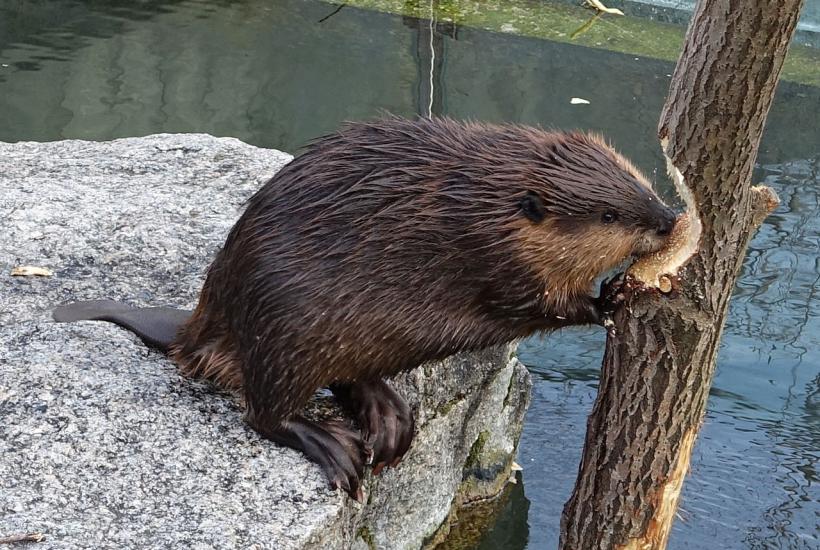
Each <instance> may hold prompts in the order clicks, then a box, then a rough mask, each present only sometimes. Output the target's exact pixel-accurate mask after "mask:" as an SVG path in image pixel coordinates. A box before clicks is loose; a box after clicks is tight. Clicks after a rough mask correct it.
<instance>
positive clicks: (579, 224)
mask: <svg viewBox="0 0 820 550" xmlns="http://www.w3.org/2000/svg"><path fill="white" fill-rule="evenodd" d="M549 136H550V138H551V139H548V140H545V141H544V143H543V146H538V147H536V149H535V151H534V152H533V155H534V156H535V158H534V162H532V163H531V164H530V166H529V168H528V171H527V175H526V178H525V179H526V181H525V185H524V187H525V188H524V189H522V190H521V191H520V193H519V195H518V208H519V217H520V220H521V221H520V222H519V223H520V225H519V228H520V231H521V234H522V236H523V251H524V254H525V257H526V259H527V261H528V262H533V264H534V265H536V266H539V267H537V269H539V271H542V272H543V274H544V275H545V277H546V278H547V280H551V284H555V283H556V282H557V283H559V284H560V282H561V281H564V280H566V281H569V282H570V284H571V286H575V285H576V284H579V285H582V286H586V285H588V284H589V282H591V281H592V280H593V279H594V278H595V277H597V276H599V275H601V274H602V273H605V272H606V271H608V270H610V269H612V268H613V267H615V266H617V265H619V264H621V263H622V262H623V261H624V260H625V259H626V258H628V257H629V256H642V255H645V254H648V253H651V252H655V251H657V250H659V249H661V248H662V247H663V245H664V243H665V242H666V239H667V238H668V236H669V234H670V232H671V231H672V227H673V226H674V223H675V218H676V216H675V213H674V212H673V211H672V210H671V209H670V208H669V207H667V206H666V205H665V204H664V203H663V202H662V201H661V200H660V198H659V197H658V195H657V194H655V192H654V191H653V190H652V186H651V185H650V183H649V182H648V181H647V179H646V178H645V177H644V176H643V175H642V174H641V173H640V172H639V171H638V170H637V169H636V168H635V167H634V166H633V165H632V164H631V163H630V162H629V161H627V160H626V159H625V158H624V157H622V156H621V155H620V154H618V153H617V152H615V151H614V150H613V149H612V148H611V147H609V146H608V145H607V144H606V143H604V141H603V140H602V139H601V138H600V137H598V136H593V135H588V134H583V133H570V134H549Z"/></svg>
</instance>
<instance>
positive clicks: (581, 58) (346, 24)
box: [0, 0, 820, 548]
mask: <svg viewBox="0 0 820 550" xmlns="http://www.w3.org/2000/svg"><path fill="white" fill-rule="evenodd" d="M671 69H672V67H671V65H670V64H668V63H665V62H660V61H656V60H651V59H645V58H635V57H631V56H627V55H622V54H615V53H610V52H606V51H602V50H590V49H587V48H582V47H576V46H571V45H567V44H557V43H551V42H545V41H538V40H533V39H527V38H521V37H516V36H513V35H509V34H494V33H489V32H483V31H479V30H475V29H470V28H459V27H456V26H454V25H452V24H450V23H446V22H440V21H439V22H432V23H431V22H430V21H427V20H419V19H414V18H407V17H405V18H402V17H396V16H390V15H386V14H382V13H375V12H368V11H362V10H357V9H354V8H350V7H349V6H348V7H342V5H339V4H329V3H324V2H311V1H297V0H280V1H274V2H271V1H268V0H245V1H242V2H228V1H221V2H220V1H192V0H186V1H177V2H171V1H162V2H160V1H142V2H125V1H108V2H99V1H97V2H81V1H76V0H60V1H57V0H54V1H50V2H19V1H15V0H0V140H5V141H17V140H41V141H45V140H54V139H62V138H86V139H111V138H114V137H120V136H131V135H145V134H150V133H156V132H208V133H212V134H215V135H230V136H236V137H239V138H240V139H243V140H245V141H247V142H250V143H253V144H256V145H260V146H264V147H276V148H281V149H285V150H290V151H293V150H295V149H296V148H298V147H299V146H300V145H302V144H303V143H305V142H306V141H307V140H309V139H310V138H312V137H315V136H317V135H320V134H322V133H325V132H329V131H332V130H334V129H335V128H336V127H337V126H338V125H339V123H340V122H341V121H342V120H345V119H362V118H367V117H371V116H373V115H375V114H377V113H378V112H379V111H380V110H389V111H391V112H394V113H397V114H404V115H410V114H413V113H428V112H433V113H435V114H448V115H452V116H455V117H459V118H478V119H484V120H491V121H501V120H507V121H517V122H523V123H538V124H542V125H545V126H555V127H581V128H593V129H596V130H599V131H601V132H603V133H604V134H606V135H607V136H609V137H610V138H611V139H612V141H613V142H614V143H615V145H616V146H618V147H619V148H620V149H622V150H623V151H624V153H626V154H627V155H628V156H630V157H632V158H633V159H634V160H635V161H636V162H637V163H638V164H639V165H640V166H642V167H643V168H644V169H645V170H646V171H647V172H649V174H650V176H651V177H654V178H656V179H658V180H659V182H660V184H661V186H662V187H663V186H666V180H665V178H664V177H663V176H662V174H663V171H662V163H661V158H660V154H659V148H658V145H657V142H656V139H655V137H654V135H655V127H656V124H657V117H658V113H659V110H660V108H661V105H662V104H663V101H664V97H665V94H666V89H667V86H668V75H669V74H670V73H671ZM576 96H577V97H583V98H585V99H588V100H589V101H590V102H591V103H590V105H578V106H571V105H570V104H569V100H570V98H571V97H576ZM817 112H820V90H818V89H816V88H808V87H805V86H798V85H794V84H790V83H782V84H781V87H780V89H779V90H778V95H777V98H776V101H775V103H774V106H773V107H772V111H771V114H770V118H769V123H768V126H767V130H766V135H765V138H764V141H763V144H762V146H761V150H760V157H759V161H760V164H761V168H760V170H759V171H758V181H762V182H764V183H766V184H767V185H771V186H773V187H774V188H775V189H776V190H777V192H778V194H779V195H780V197H781V200H782V206H781V207H780V208H779V209H778V211H777V212H776V213H775V214H774V215H772V216H771V217H770V218H769V219H768V220H767V221H766V223H765V224H764V226H763V227H762V228H761V230H760V232H759V233H758V235H757V236H756V237H755V239H754V241H753V243H752V247H751V250H750V252H749V255H748V257H747V258H746V260H745V262H744V267H743V269H744V271H743V275H742V277H741V278H740V280H739V282H738V288H737V292H736V295H735V297H734V298H733V300H732V304H731V310H730V317H729V321H728V324H727V327H726V333H725V338H724V341H723V345H722V347H721V352H720V358H719V365H718V372H717V378H716V382H715V387H714V390H713V392H712V396H711V399H710V402H709V413H708V416H707V420H706V424H705V426H704V429H703V432H702V434H701V437H700V439H699V441H698V444H697V446H696V450H695V455H694V457H693V463H692V475H691V476H690V478H689V480H688V482H687V484H686V485H685V489H684V495H683V501H682V510H681V516H682V517H683V518H684V520H685V521H681V522H678V523H677V524H676V525H675V532H674V534H673V537H672V543H671V545H670V547H671V548H690V547H691V548H710V547H717V546H719V547H721V548H749V547H766V548H769V547H788V548H802V547H806V548H809V547H816V546H817V545H818V540H817V529H816V518H817V514H818V513H820V505H819V504H818V500H820V499H819V498H818V494H817V489H816V487H817V481H818V473H817V463H818V458H820V457H819V456H818V454H819V453H818V449H819V448H820V375H818V368H817V365H818V364H820V357H818V353H820V352H818V348H820V346H818V343H819V342H818V339H820V336H818V335H820V326H818V301H817V299H816V293H817V288H818V280H820V265H819V264H820V260H818V252H820V242H818V238H819V236H820V219H819V218H818V209H819V207H818V189H820V177H818V173H820V167H819V166H820V161H818V156H817V154H818V153H817V151H818V150H820V125H818V124H816V121H815V120H814V119H815V118H816V117H812V114H816V113H817ZM807 115H808V116H807ZM801 159H802V160H801ZM602 349H603V335H602V334H601V333H600V331H592V330H577V329H574V330H567V331H564V332H563V333H562V334H558V335H554V336H551V337H549V338H548V339H546V340H539V339H533V340H532V341H529V342H527V343H526V344H525V345H524V346H522V350H521V358H522V360H523V361H524V362H525V363H526V364H528V365H531V366H532V371H533V375H534V379H535V388H534V396H533V403H532V407H531V410H530V412H529V415H528V419H527V424H526V427H525V432H524V438H523V440H522V444H521V451H520V458H519V462H520V463H521V464H522V466H524V468H525V470H524V485H523V486H520V487H518V488H516V490H515V491H513V493H512V495H511V497H510V500H509V502H508V504H507V507H506V508H505V512H504V514H505V515H502V518H501V519H500V520H499V523H498V524H497V526H496V528H495V530H494V531H492V532H491V533H489V534H488V536H487V538H486V539H485V540H484V542H483V543H482V546H481V548H524V547H525V546H526V547H527V548H554V547H555V545H556V542H557V530H558V518H559V517H560V513H561V508H562V507H563V503H564V502H565V501H566V499H567V497H568V496H569V492H570V490H571V487H572V484H573V482H574V480H575V475H576V472H577V460H578V457H579V456H580V449H581V446H582V444H583V434H584V427H585V423H586V414H587V413H588V411H589V409H590V407H591V404H592V401H593V399H594V394H595V387H596V384H597V379H598V374H599V368H600V361H601V353H602ZM527 524H528V529H527V527H526V526H527Z"/></svg>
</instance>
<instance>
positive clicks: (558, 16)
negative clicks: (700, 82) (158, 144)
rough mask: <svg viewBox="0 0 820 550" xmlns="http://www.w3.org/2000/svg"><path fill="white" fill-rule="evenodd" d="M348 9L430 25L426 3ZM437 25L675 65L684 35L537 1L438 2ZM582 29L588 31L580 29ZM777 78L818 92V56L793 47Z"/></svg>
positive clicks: (673, 28) (359, 0)
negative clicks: (414, 19)
mask: <svg viewBox="0 0 820 550" xmlns="http://www.w3.org/2000/svg"><path fill="white" fill-rule="evenodd" d="M345 3H346V4H347V5H349V6H354V7H358V8H364V9H370V10H376V11H382V12H387V13H395V14H400V15H407V16H411V17H419V18H425V19H429V18H430V15H431V6H430V2H427V1H425V2H420V1H419V0H348V1H346V2H345ZM433 14H434V15H435V18H436V19H437V20H438V21H442V22H453V23H455V24H457V25H463V26H466V27H474V28H477V29H484V30H488V31H494V32H503V33H509V34H514V35H519V36H528V37H533V38H541V39H546V40H552V41H555V42H571V43H573V44H578V45H581V46H587V47H590V48H598V49H603V50H610V51H615V52H621V53H625V54H629V55H637V56H643V57H650V58H654V59H662V60H666V61H671V62H675V61H677V59H678V54H679V53H680V49H681V46H682V45H683V37H684V33H685V29H684V28H683V27H681V26H679V25H672V24H668V23H660V22H657V21H652V20H649V19H643V18H636V17H618V16H606V15H605V16H603V17H598V18H596V19H595V21H594V22H593V23H592V24H589V23H590V20H591V19H592V18H593V17H594V16H595V14H594V12H592V11H590V10H587V9H584V8H582V7H580V6H569V5H565V4H551V3H548V2H544V1H542V0H439V2H438V3H437V4H436V5H435V6H434V7H433ZM585 26H587V28H584V27H585ZM782 77H783V78H784V79H786V80H791V81H794V82H799V83H802V84H809V85H812V86H820V51H818V50H816V49H813V48H808V47H804V46H794V45H793V46H792V47H791V49H790V51H789V56H788V57H787V58H786V64H785V66H784V67H783V73H782Z"/></svg>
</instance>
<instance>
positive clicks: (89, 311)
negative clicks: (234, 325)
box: [52, 300, 192, 351]
mask: <svg viewBox="0 0 820 550" xmlns="http://www.w3.org/2000/svg"><path fill="white" fill-rule="evenodd" d="M191 313H192V312H190V311H186V310H182V309H173V308H169V307H145V308H138V307H133V306H129V305H127V304H122V303H120V302H115V301H113V300H91V301H88V302H74V303H73V304H65V305H62V306H58V307H56V308H55V309H54V311H53V312H52V316H53V317H54V320H55V321H57V322H58V323H71V322H73V321H108V322H110V323H115V324H117V325H119V326H121V327H123V328H126V329H128V330H130V331H131V332H133V333H134V334H136V335H137V336H139V337H140V338H141V339H142V341H143V342H145V343H146V344H147V345H149V346H151V347H154V348H158V349H160V350H162V351H168V347H169V346H170V345H171V343H172V342H173V341H174V339H175V338H176V335H177V332H178V331H179V328H180V327H181V326H182V325H183V324H184V323H185V322H186V321H187V320H188V319H189V318H190V317H191Z"/></svg>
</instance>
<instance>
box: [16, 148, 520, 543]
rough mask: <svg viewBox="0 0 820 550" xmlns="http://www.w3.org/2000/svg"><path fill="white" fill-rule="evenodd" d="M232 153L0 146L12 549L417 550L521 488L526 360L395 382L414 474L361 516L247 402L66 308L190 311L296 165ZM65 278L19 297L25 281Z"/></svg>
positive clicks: (372, 488)
mask: <svg viewBox="0 0 820 550" xmlns="http://www.w3.org/2000/svg"><path fill="white" fill-rule="evenodd" d="M289 158H290V157H289V156H288V155H286V154H284V153H281V152H278V151H272V150H265V149H259V148H256V147H252V146H249V145H246V144H244V143H242V142H240V141H238V140H235V139H229V138H219V139H218V138H214V137H211V136H206V135H156V136H149V137H145V138H130V139H121V140H117V141H113V142H107V143H94V142H83V141H63V142H54V143H45V144H39V143H18V144H2V143H0V228H2V233H0V419H2V422H1V423H0V538H2V537H3V536H9V535H14V534H20V533H26V532H41V533H44V534H45V535H46V540H45V542H42V543H39V544H37V545H36V547H37V548H123V547H140V548H183V547H184V548H209V547H219V548H225V547H242V548H248V547H258V548H277V549H278V548H284V549H287V548H349V547H353V548H417V547H419V546H421V545H422V544H424V543H425V542H426V543H430V542H431V541H435V540H438V539H439V538H440V536H441V535H442V533H444V532H446V530H447V524H448V521H449V520H452V518H453V513H454V512H455V511H456V509H457V507H458V506H459V505H461V504H464V503H468V502H469V501H470V500H471V499H475V498H481V497H485V496H487V495H493V494H496V493H497V492H498V491H499V490H500V488H501V487H502V486H503V485H504V483H505V481H506V479H507V478H508V477H509V467H510V464H511V460H512V456H513V453H514V450H515V446H516V442H517V439H518V435H519V433H520V429H521V422H522V418H523V414H524V410H525V408H526V404H527V400H528V396H529V387H530V381H529V377H528V375H527V373H526V370H525V369H524V368H523V367H522V366H521V365H520V363H518V362H517V361H516V360H515V359H514V357H512V349H513V348H512V347H505V348H503V349H495V350H487V351H485V352H482V353H477V354H472V355H464V356H457V357H453V358H451V359H449V360H447V361H445V363H446V364H445V365H441V364H438V365H425V366H423V367H421V368H418V369H416V370H414V371H412V372H410V373H407V374H406V375H404V376H401V377H399V378H398V379H397V380H396V381H395V385H396V387H397V388H398V389H399V391H400V392H401V393H403V394H404V395H405V396H407V397H408V400H409V401H410V403H411V404H412V405H413V407H414V409H415V410H416V411H417V435H416V439H415V442H414V445H413V447H412V448H411V450H410V452H409V453H408V455H407V457H406V459H405V460H404V462H403V463H402V464H401V465H400V466H399V467H398V468H396V469H387V470H385V471H384V472H383V473H382V474H381V475H380V476H379V477H377V478H372V476H369V477H368V480H367V481H366V486H365V488H366V494H367V501H366V503H365V504H363V505H360V504H357V503H355V502H353V501H352V500H350V499H349V498H347V496H346V495H344V494H341V493H339V492H334V491H331V490H329V489H328V487H327V483H326V481H325V479H324V477H323V474H322V473H321V472H320V470H319V469H318V468H317V467H316V466H315V465H313V464H311V463H310V462H308V461H307V460H305V459H304V458H303V457H302V456H301V455H300V454H299V453H298V452H296V451H293V450H291V449H286V448H281V447H278V446H276V445H274V444H272V443H271V442H268V441H265V440H262V439H260V438H259V437H258V436H257V435H256V433H255V432H253V431H252V430H250V429H248V428H247V427H246V426H245V425H244V423H243V422H242V418H241V415H242V411H241V409H240V407H239V404H238V402H237V400H236V399H235V398H234V397H233V396H230V395H225V394H222V393H218V392H216V391H214V390H213V389H212V388H210V387H209V386H207V385H206V384H203V383H200V382H196V381H191V380H187V379H184V378H182V377H180V376H179V375H178V374H177V372H176V370H175V368H174V366H173V364H172V363H171V362H170V361H169V360H168V359H166V358H165V357H164V356H163V355H161V354H159V353H157V352H154V351H151V350H149V349H147V348H146V347H145V346H144V345H143V344H142V343H141V342H139V340H138V339H137V338H136V337H135V336H133V335H131V334H130V333H128V332H126V331H124V330H122V329H120V328H118V327H116V326H113V325H110V324H107V323H94V322H84V323H76V324H69V325H61V324H55V323H52V322H51V321H50V309H51V307H52V306H53V305H54V304H58V303H63V302H67V301H73V300H80V299H93V298H102V297H107V298H114V299H119V300H123V301H127V302H129V303H132V304H135V305H170V306H178V307H187V308H190V307H192V306H193V305H194V304H195V302H196V297H197V292H198V290H199V288H200V286H201V284H202V281H203V275H204V271H205V268H206V267H207V265H208V262H209V260H210V258H211V257H212V256H213V254H214V252H215V251H216V250H217V248H218V247H219V246H220V244H221V243H222V241H223V239H224V237H225V235H226V233H227V231H228V229H229V228H230V226H231V225H232V224H233V222H234V221H235V220H236V218H237V216H238V214H239V212H240V210H241V205H242V203H243V201H244V200H245V199H246V198H247V197H248V196H249V195H250V194H251V193H252V192H253V191H254V190H255V189H256V188H258V187H259V186H260V185H261V183H262V182H263V181H264V180H265V179H267V178H268V177H270V176H271V175H272V174H273V173H274V172H275V171H276V170H277V169H278V168H279V167H281V166H282V165H283V164H284V163H286V162H287V161H288V160H289ZM21 265H33V266H39V267H44V268H48V269H49V270H51V271H52V272H53V275H52V276H49V277H12V276H11V270H12V268H14V267H16V266H21Z"/></svg>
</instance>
